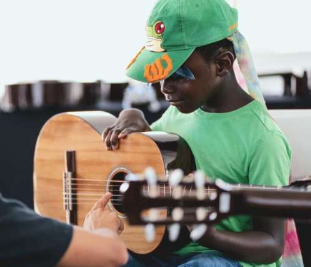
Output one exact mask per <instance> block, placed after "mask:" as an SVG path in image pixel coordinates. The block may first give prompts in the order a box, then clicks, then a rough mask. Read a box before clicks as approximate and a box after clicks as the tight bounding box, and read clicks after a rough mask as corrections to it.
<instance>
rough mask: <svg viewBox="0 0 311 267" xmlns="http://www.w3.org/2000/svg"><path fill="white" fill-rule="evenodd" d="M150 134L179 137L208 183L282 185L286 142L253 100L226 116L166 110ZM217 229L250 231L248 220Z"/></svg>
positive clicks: (184, 251) (286, 174)
mask: <svg viewBox="0 0 311 267" xmlns="http://www.w3.org/2000/svg"><path fill="white" fill-rule="evenodd" d="M151 129H152V130H153V131H165V132H168V133H175V134H178V135H179V136H181V137H182V138H183V139H185V141H186V142H187V143H188V145H189V147H190V149H191V150H192V153H193V155H194V158H195V163H196V167H197V169H201V170H203V171H204V172H205V174H206V175H208V176H209V177H210V178H211V179H215V178H221V179H222V180H224V181H225V182H228V183H230V184H237V183H241V184H252V185H269V186H279V185H286V184H287V183H288V179H289V174H290V165H291V163H290V158H291V150H290V146H289V144H288V141H287V139H286V137H285V136H284V134H283V132H282V131H281V130H280V128H279V127H278V126H277V125H276V123H275V121H274V120H273V119H272V118H271V117H270V115H269V114H268V111H267V110H266V108H265V107H264V106H263V105H262V104H261V103H260V102H258V101H256V100H254V101H252V102H251V103H249V104H247V105H245V106H244V107H242V108H239V109H237V110H235V111H232V112H227V113H209V112H205V111H203V110H201V109H198V110H196V111H194V112H192V113H189V114H183V113H181V112H179V111H178V109H177V108H175V107H173V106H171V107H169V108H168V109H167V111H166V112H165V113H164V114H163V116H162V118H161V119H159V120H158V121H156V122H155V123H153V124H152V125H151ZM217 229H220V230H227V231H233V232H241V231H246V230H250V229H252V218H251V217H250V216H246V215H243V216H242V215H240V216H232V217H229V218H228V219H225V220H223V221H222V222H221V223H220V224H218V225H217ZM208 250H209V249H208V248H206V247H202V246H199V245H198V244H197V243H195V242H192V243H190V244H188V245H187V246H185V247H184V248H182V249H181V250H179V251H176V252H175V254H178V255H187V254H189V253H193V252H205V251H208ZM280 262H281V259H280V260H279V261H278V262H276V263H273V264H264V265H260V264H254V263H246V262H240V263H241V265H242V266H244V267H250V266H256V267H263V266H264V267H268V266H269V267H278V266H280Z"/></svg>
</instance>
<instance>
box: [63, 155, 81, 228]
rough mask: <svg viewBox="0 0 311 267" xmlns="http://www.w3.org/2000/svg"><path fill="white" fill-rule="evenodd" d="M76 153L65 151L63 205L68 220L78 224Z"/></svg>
mask: <svg viewBox="0 0 311 267" xmlns="http://www.w3.org/2000/svg"><path fill="white" fill-rule="evenodd" d="M75 156H76V153H75V151H65V171H64V174H63V207H64V210H65V211H66V222H67V223H68V224H74V225H77V223H78V216H77V204H76V203H75V202H73V196H74V195H75V194H76V189H75V187H73V179H74V177H75V176H76V157H75Z"/></svg>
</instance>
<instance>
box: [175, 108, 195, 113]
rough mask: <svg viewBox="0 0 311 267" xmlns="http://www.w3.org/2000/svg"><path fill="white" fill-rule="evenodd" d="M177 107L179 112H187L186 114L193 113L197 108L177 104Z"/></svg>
mask: <svg viewBox="0 0 311 267" xmlns="http://www.w3.org/2000/svg"><path fill="white" fill-rule="evenodd" d="M176 108H177V109H178V110H179V112H181V113H185V114H188V113H192V112H194V111H196V110H197V109H196V108H193V107H192V108H191V107H187V106H176Z"/></svg>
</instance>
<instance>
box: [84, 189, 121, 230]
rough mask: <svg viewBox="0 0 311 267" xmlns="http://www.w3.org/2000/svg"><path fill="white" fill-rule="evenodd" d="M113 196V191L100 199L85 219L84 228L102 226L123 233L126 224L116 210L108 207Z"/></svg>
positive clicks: (95, 228) (92, 228)
mask: <svg viewBox="0 0 311 267" xmlns="http://www.w3.org/2000/svg"><path fill="white" fill-rule="evenodd" d="M110 198H111V193H106V194H105V195H104V196H103V197H102V198H101V199H99V200H98V201H97V202H96V203H95V205H94V206H93V208H92V209H91V210H90V211H89V212H88V214H87V215H86V217H85V220H84V228H85V229H87V230H98V229H101V228H106V229H110V230H112V231H113V232H115V233H117V234H121V233H122V231H123V229H124V224H123V222H122V220H121V219H120V218H119V216H118V215H117V213H116V212H114V211H110V210H109V209H106V206H107V204H108V202H109V200H110Z"/></svg>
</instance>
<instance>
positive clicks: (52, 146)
mask: <svg viewBox="0 0 311 267" xmlns="http://www.w3.org/2000/svg"><path fill="white" fill-rule="evenodd" d="M115 120H116V118H115V117H114V116H113V115H111V114H109V113H106V112H101V111H95V112H93V111H91V112H69V113H61V114H59V115H56V116H54V117H52V118H51V119H50V120H49V121H47V122H46V124H45V125H44V126H43V128H42V130H41V132H40V134H39V137H38V140H37V144H36V148H35V156H34V201H35V208H36V211H37V212H38V213H40V214H41V215H44V216H48V217H52V218H55V219H58V220H61V221H67V223H73V224H77V225H79V226H83V222H84V218H85V216H86V214H87V212H89V211H90V209H91V208H92V207H93V205H94V203H95V202H96V201H97V200H98V199H99V198H100V197H101V196H102V195H103V194H104V193H105V192H107V191H110V192H111V193H112V195H113V196H112V200H111V202H110V203H109V205H108V206H107V208H109V209H111V210H114V211H116V212H117V213H118V215H119V217H120V218H121V219H122V220H123V222H124V226H125V228H124V231H123V233H122V234H121V238H122V239H123V241H124V242H125V243H126V245H127V248H128V249H130V250H131V251H133V252H135V253H138V254H146V253H150V252H152V251H154V250H155V249H156V248H157V247H159V245H160V243H161V241H162V239H163V236H164V233H165V227H164V226H161V227H157V228H156V238H155V240H154V242H151V243H148V242H146V241H145V228H144V227H143V226H132V225H129V224H128V222H127V218H126V216H125V214H124V212H123V209H122V205H121V194H120V192H119V186H120V185H121V184H122V181H123V180H124V178H125V176H126V175H127V174H128V173H143V172H144V170H145V169H146V167H148V166H151V167H153V168H154V169H155V172H156V174H157V175H159V176H162V177H165V176H166V174H167V171H168V170H169V169H175V168H182V169H183V170H184V172H185V173H189V172H190V171H191V163H192V162H193V161H192V160H193V159H192V154H191V152H190V150H189V149H188V147H187V145H186V144H185V142H183V140H181V139H180V138H179V137H178V136H176V135H172V134H166V133H163V132H146V133H133V134H130V135H129V136H128V137H127V138H126V139H123V140H121V141H120V145H119V149H118V150H115V151H108V150H106V147H105V144H104V142H103V141H102V138H101V133H102V131H103V130H104V129H105V128H106V127H108V126H110V125H112V124H113V123H114V121H115ZM67 151H69V153H74V159H72V157H69V158H68V157H66V155H67V153H66V152H67ZM71 155H72V154H71ZM70 160H71V161H72V162H73V164H72V165H73V166H71V167H70V168H74V170H71V173H67V177H71V178H72V179H71V180H70V183H69V184H68V183H67V182H66V181H65V180H64V179H65V178H64V172H65V173H66V172H68V170H66V168H67V167H66V166H67V165H68V161H70ZM66 161H67V163H66ZM66 164H67V165H66ZM68 174H70V175H68ZM65 185H66V186H65ZM68 185H69V187H70V188H69V187H68ZM68 188H69V189H68ZM68 203H69V204H68ZM68 214H69V215H68Z"/></svg>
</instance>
